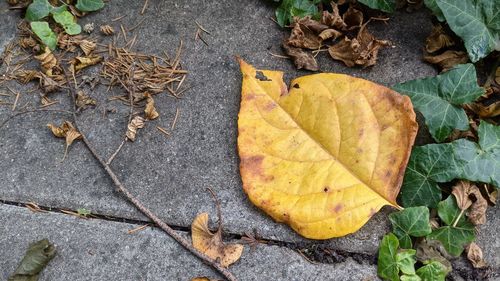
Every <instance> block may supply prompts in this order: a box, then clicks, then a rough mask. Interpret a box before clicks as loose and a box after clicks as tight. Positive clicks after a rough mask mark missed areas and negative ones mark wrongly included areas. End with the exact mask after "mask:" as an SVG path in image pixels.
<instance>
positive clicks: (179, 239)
mask: <svg viewBox="0 0 500 281" xmlns="http://www.w3.org/2000/svg"><path fill="white" fill-rule="evenodd" d="M63 72H64V76H65V77H66V80H67V81H69V78H68V75H67V73H66V71H65V70H64V68H63ZM69 90H70V93H71V96H72V98H73V108H74V109H76V93H75V89H74V88H72V87H70V88H69ZM72 113H73V122H74V124H75V128H76V129H77V130H78V131H79V132H80V134H81V135H82V140H83V143H84V144H85V146H86V147H87V149H88V150H89V151H90V153H91V154H92V156H93V157H94V158H95V159H96V160H97V161H98V162H99V163H100V164H101V166H102V167H103V168H104V170H105V171H106V173H107V174H108V175H109V177H110V178H111V180H112V181H113V183H114V185H115V187H116V188H117V189H118V190H119V191H120V192H122V193H123V194H124V195H125V197H126V198H127V199H128V200H129V201H130V202H131V203H132V204H134V206H135V207H136V208H137V209H138V210H139V211H141V212H142V213H143V214H144V215H146V216H147V217H148V218H150V219H151V220H152V221H153V222H154V223H156V224H157V225H158V226H159V227H160V228H161V229H162V230H163V231H165V232H166V233H167V234H168V235H170V237H172V238H173V239H174V240H175V241H177V242H178V243H179V244H181V245H182V246H183V247H184V248H185V249H187V250H188V251H189V252H191V253H192V254H193V255H194V256H196V257H198V258H199V259H201V260H202V261H204V262H205V263H207V264H208V265H210V266H212V268H214V269H215V270H217V271H218V272H219V273H220V274H222V275H223V276H224V277H225V278H226V279H227V280H229V281H236V280H237V279H236V277H235V276H234V275H233V274H232V273H231V272H229V270H227V268H225V267H223V266H222V265H221V264H220V263H218V262H217V261H215V260H213V259H211V258H210V257H208V256H207V255H205V254H203V253H202V252H200V251H198V250H197V249H195V248H194V247H193V245H191V243H190V242H189V241H188V240H186V239H185V238H184V237H182V236H181V235H179V234H178V233H177V232H175V230H173V229H172V228H171V227H170V226H168V224H166V223H165V222H163V221H162V220H161V219H160V218H159V217H158V216H157V215H156V214H154V213H153V212H152V211H151V210H149V209H148V208H147V207H145V206H144V205H143V204H142V203H141V201H139V200H138V199H137V198H135V196H134V195H132V193H130V191H129V190H128V189H127V188H126V187H125V186H124V185H123V184H122V183H121V182H120V180H119V179H118V176H117V175H116V174H115V172H114V171H113V169H111V167H110V166H109V165H108V164H106V162H105V161H104V160H103V158H102V157H101V156H100V155H99V154H98V153H97V151H96V150H95V148H94V146H93V145H92V144H91V143H90V141H89V140H88V139H87V137H86V136H85V134H84V133H83V132H82V131H81V130H80V129H79V123H78V118H77V116H76V112H75V111H73V112H72Z"/></svg>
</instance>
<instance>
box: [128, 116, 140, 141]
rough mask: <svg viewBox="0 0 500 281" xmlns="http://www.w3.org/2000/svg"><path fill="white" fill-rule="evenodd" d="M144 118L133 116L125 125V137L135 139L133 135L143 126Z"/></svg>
mask: <svg viewBox="0 0 500 281" xmlns="http://www.w3.org/2000/svg"><path fill="white" fill-rule="evenodd" d="M144 121H145V120H144V118H142V117H141V116H135V117H134V118H133V119H132V121H130V123H129V124H128V126H127V134H126V135H127V138H128V139H129V140H131V141H135V136H136V134H137V130H138V129H141V128H144Z"/></svg>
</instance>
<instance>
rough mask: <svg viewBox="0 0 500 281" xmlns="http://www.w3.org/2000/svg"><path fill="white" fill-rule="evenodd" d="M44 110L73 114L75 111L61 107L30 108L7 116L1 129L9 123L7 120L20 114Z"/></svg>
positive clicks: (1, 124) (0, 124)
mask: <svg viewBox="0 0 500 281" xmlns="http://www.w3.org/2000/svg"><path fill="white" fill-rule="evenodd" d="M42 111H44V112H45V111H52V112H57V113H66V114H73V112H71V111H68V110H61V109H45V108H37V109H30V110H26V111H21V112H18V113H16V114H14V115H11V116H9V117H7V119H5V120H4V121H3V122H2V123H0V129H1V128H2V127H3V126H5V124H7V122H9V121H10V120H12V119H14V118H15V117H18V116H20V115H24V114H28V113H34V112H42Z"/></svg>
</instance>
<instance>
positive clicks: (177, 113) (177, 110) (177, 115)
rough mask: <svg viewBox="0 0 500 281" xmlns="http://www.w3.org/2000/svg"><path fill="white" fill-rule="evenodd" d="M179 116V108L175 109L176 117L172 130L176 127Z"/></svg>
mask: <svg viewBox="0 0 500 281" xmlns="http://www.w3.org/2000/svg"><path fill="white" fill-rule="evenodd" d="M178 117H179V108H176V109H175V117H174V121H172V126H171V127H170V130H171V131H173V130H174V128H175V124H176V123H177V118H178Z"/></svg>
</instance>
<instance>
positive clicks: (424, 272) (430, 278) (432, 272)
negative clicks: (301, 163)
mask: <svg viewBox="0 0 500 281" xmlns="http://www.w3.org/2000/svg"><path fill="white" fill-rule="evenodd" d="M446 274H448V270H447V269H446V267H445V266H444V265H443V264H441V263H440V262H438V261H431V262H430V263H428V264H427V265H424V266H422V267H421V268H419V269H418V270H417V275H418V276H419V277H420V278H421V280H422V281H444V280H445V277H446Z"/></svg>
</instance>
